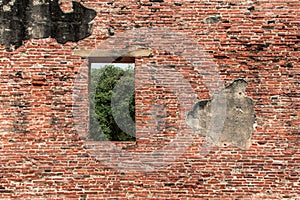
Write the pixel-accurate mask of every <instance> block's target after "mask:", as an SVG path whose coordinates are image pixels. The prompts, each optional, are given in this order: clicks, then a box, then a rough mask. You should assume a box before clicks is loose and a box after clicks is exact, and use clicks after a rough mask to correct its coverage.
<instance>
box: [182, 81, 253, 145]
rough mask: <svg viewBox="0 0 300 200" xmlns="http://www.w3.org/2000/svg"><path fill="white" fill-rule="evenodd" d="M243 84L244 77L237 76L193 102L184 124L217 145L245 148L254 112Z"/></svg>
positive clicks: (251, 128) (250, 134) (249, 139)
mask: <svg viewBox="0 0 300 200" xmlns="http://www.w3.org/2000/svg"><path fill="white" fill-rule="evenodd" d="M246 87H247V82H246V81H245V80H243V79H237V80H235V81H233V82H232V83H231V84H230V85H228V86H227V87H226V88H225V89H224V90H223V91H221V92H220V93H218V94H215V95H214V96H213V98H212V99H209V100H201V101H199V102H197V103H196V104H195V105H194V107H193V110H191V111H190V112H189V113H188V114H187V119H186V122H187V124H188V125H189V126H190V127H191V128H192V129H193V130H194V131H195V132H197V133H199V134H200V135H203V136H207V137H209V138H210V140H211V141H213V143H214V144H216V145H217V146H219V147H227V146H229V145H233V146H236V147H238V148H241V149H247V148H249V147H250V145H251V136H252V133H253V129H254V128H253V127H254V124H255V114H254V105H253V100H252V99H251V98H250V97H248V96H247V95H246V93H245V89H246Z"/></svg>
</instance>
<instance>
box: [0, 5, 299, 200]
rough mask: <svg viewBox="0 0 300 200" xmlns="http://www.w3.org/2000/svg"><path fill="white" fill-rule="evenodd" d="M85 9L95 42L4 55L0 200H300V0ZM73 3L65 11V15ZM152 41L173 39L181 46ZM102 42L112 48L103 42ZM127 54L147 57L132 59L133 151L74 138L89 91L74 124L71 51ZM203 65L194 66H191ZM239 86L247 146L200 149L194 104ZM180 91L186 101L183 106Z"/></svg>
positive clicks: (78, 60) (77, 65)
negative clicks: (246, 111)
mask: <svg viewBox="0 0 300 200" xmlns="http://www.w3.org/2000/svg"><path fill="white" fill-rule="evenodd" d="M81 3H82V4H83V5H84V6H85V7H87V8H91V9H94V10H95V11H96V12H97V16H96V17H95V18H94V22H93V23H94V25H93V34H92V35H91V36H89V37H87V38H85V39H83V40H80V41H79V42H77V43H73V42H67V43H66V44H59V43H57V41H56V40H55V39H52V38H45V39H31V40H26V41H24V44H23V45H22V46H21V47H19V48H17V49H16V50H14V51H6V50H5V47H4V46H0V60H1V62H0V63H1V64H0V67H1V71H0V85H1V90H0V141H1V142H0V151H1V156H0V198H1V199H300V138H299V136H300V129H299V126H300V125H299V122H300V119H299V114H300V64H299V58H300V21H299V19H300V2H299V1H298V0H286V1H284V0H269V1H267V0H253V1H236V0H234V1H225V0H209V1H208V0H195V1H191V0H186V1H183V0H178V1H173V0H159V1H158V0H150V1H149V0H116V1H103V0H84V1H81ZM70 5H71V4H70V2H68V1H65V2H62V5H61V6H62V9H64V10H65V11H68V12H70V11H71V9H70V7H69V6H70ZM145 30H149V32H147V31H145ZM166 30H168V31H166ZM127 33H130V34H127ZM132 33H136V34H137V35H138V37H140V39H138V40H135V39H134V37H133V38H130V37H131V36H132ZM159 33H163V35H165V33H176V34H175V35H177V36H178V37H181V40H179V41H184V45H182V44H179V47H175V46H176V45H174V44H176V41H178V38H177V36H176V37H175V40H174V39H172V38H167V39H164V38H161V36H162V35H161V34H159ZM139 34H141V35H142V34H146V36H139ZM147 34H148V35H150V36H151V37H147ZM113 35H114V36H113ZM114 37H117V39H114ZM135 37H136V36H135ZM120 38H121V39H120ZM182 38H184V39H182ZM119 39H120V40H121V42H118V40H119ZM186 39H187V40H186ZM108 40H114V41H115V43H114V44H113V45H111V46H110V45H108V43H106V44H103V45H102V43H103V42H105V41H108ZM151 41H155V42H152V43H151ZM188 41H190V44H189V42H188ZM160 42H161V43H160ZM180 45H181V46H180ZM124 46H127V47H126V48H128V49H130V48H131V47H130V46H132V47H133V49H134V48H137V47H139V48H140V47H143V48H148V49H150V50H151V56H147V57H137V58H136V61H135V62H136V67H135V70H136V72H135V76H136V112H137V114H136V120H137V122H136V129H137V131H136V132H137V135H136V137H137V142H136V143H130V142H129V143H110V142H102V143H101V142H98V144H91V143H88V142H86V141H85V140H83V139H81V137H79V136H80V134H88V132H87V128H86V127H87V123H88V117H87V116H88V114H87V113H88V111H87V110H88V106H87V105H88V104H87V103H84V102H87V99H88V98H87V89H86V90H85V93H84V92H83V93H82V94H85V95H83V97H84V98H83V99H82V102H83V103H81V104H79V107H80V105H81V107H80V108H81V109H82V112H80V114H81V115H82V116H83V118H81V119H82V120H81V121H80V120H79V121H78V120H76V116H75V117H74V115H76V113H74V98H73V97H74V93H75V92H74V86H76V84H75V83H76V80H78V75H80V74H81V75H84V73H82V72H80V71H81V70H82V69H83V71H85V72H86V71H87V64H86V63H87V57H86V56H82V55H81V56H80V55H79V54H78V52H83V51H84V50H92V49H99V50H107V49H114V48H116V49H118V48H119V49H122V48H124ZM162 46H163V48H162ZM198 47H199V48H200V47H201V49H202V50H201V52H202V53H201V54H200V53H199V52H200V50H199V49H198ZM189 49H191V50H190V51H189ZM178 50H181V52H176V51H178ZM76 52H77V53H76ZM200 57H205V59H204V60H205V61H202V62H201V63H200V64H199V65H201V66H198V68H197V67H195V66H196V65H192V64H191V63H192V61H193V58H195V59H196V60H197V59H199V60H200ZM211 63H213V64H214V66H215V67H213V68H211V67H209V66H211ZM147 66H152V68H151V69H154V71H153V72H152V73H153V74H154V75H153V74H152V75H153V76H151V75H149V70H148V68H147ZM161 66H165V67H161ZM155 69H157V70H158V69H160V70H161V69H164V70H165V71H159V70H158V71H157V72H155ZM208 69H209V70H208ZM211 69H214V70H211ZM207 71H209V72H207ZM214 73H215V74H217V76H216V75H212V74H214ZM150 74H151V73H150ZM159 74H162V75H165V74H167V76H159ZM84 77H85V78H84ZM237 78H243V79H244V80H246V81H247V82H248V86H247V89H246V93H247V96H249V97H251V98H252V99H253V102H254V111H255V115H256V128H255V130H254V132H253V135H252V138H251V139H252V143H251V146H250V147H249V148H248V149H246V150H241V149H239V148H237V147H234V146H229V147H224V148H223V147H216V146H212V147H208V148H206V146H205V143H206V141H205V137H203V136H200V135H199V134H197V133H193V132H192V131H191V130H189V128H188V127H186V124H185V121H184V120H185V119H184V113H186V112H187V111H189V110H191V109H192V106H193V103H195V102H196V99H197V98H196V97H198V98H199V99H205V98H209V97H211V96H212V94H213V93H214V92H215V91H216V90H217V88H218V87H219V86H220V83H221V82H223V83H222V84H223V85H227V84H229V83H231V82H232V81H233V80H234V79H237ZM82 80H85V81H83V82H82V83H81V87H82V88H87V85H88V84H87V80H88V79H87V76H83V79H82ZM183 80H184V81H183ZM185 81H186V83H185ZM175 85H176V86H175ZM187 85H189V86H190V88H191V89H193V91H194V94H195V96H193V98H195V99H193V100H191V99H189V98H183V99H180V91H185V89H186V86H187ZM208 85H209V87H208ZM82 88H81V89H82ZM83 90H84V89H83ZM185 101H186V102H185ZM191 102H192V103H191ZM182 113H183V114H182ZM77 114H78V113H77ZM84 116H85V117H84ZM153 116H154V117H153ZM153 118H155V120H156V121H155V120H154V119H153ZM80 123H82V124H81V125H82V126H79V127H80V128H79V129H78V128H75V127H76V124H77V125H78V124H79V125H80ZM182 130H183V131H182ZM178 135H180V137H178ZM188 136H189V137H192V139H188ZM185 137H186V138H187V139H184V138H185ZM174 140H177V142H176V144H177V145H172V144H174ZM187 141H188V142H187ZM99 143H100V144H99ZM183 147H184V148H183ZM182 149H183V150H182ZM118 151H122V152H123V153H122V155H120V153H118ZM116 152H117V153H116ZM153 152H154V153H153ZM114 153H115V154H116V155H114ZM160 153H161V155H160ZM147 155H148V156H149V160H148V161H147ZM113 156H115V157H113ZM126 156H129V157H130V159H127V158H126ZM153 158H154V159H155V162H153ZM126 159H127V160H126ZM151 159H152V160H151ZM168 159H169V160H168ZM124 160H125V161H126V162H127V163H126V162H125V161H124ZM141 160H142V161H141ZM138 161H141V162H140V163H138V164H137V165H136V166H135V165H134V162H138ZM130 162H132V163H130ZM161 163H163V165H161ZM126 166H128V169H127V168H126ZM131 166H135V167H136V168H137V169H136V170H135V169H134V167H131ZM151 167H152V168H151Z"/></svg>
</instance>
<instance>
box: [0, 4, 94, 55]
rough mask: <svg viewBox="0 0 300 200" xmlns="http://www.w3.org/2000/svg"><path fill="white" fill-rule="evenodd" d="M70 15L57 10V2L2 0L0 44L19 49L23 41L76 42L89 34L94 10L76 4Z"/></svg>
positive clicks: (58, 8) (0, 9) (0, 6)
mask: <svg viewBox="0 0 300 200" xmlns="http://www.w3.org/2000/svg"><path fill="white" fill-rule="evenodd" d="M72 3H73V12H69V13H65V12H63V11H62V10H61V9H60V6H59V4H58V0H53V1H50V0H3V1H1V3H0V45H5V48H6V50H11V46H14V48H18V47H20V46H21V45H22V44H23V40H27V39H41V38H47V37H51V38H55V39H56V40H57V42H59V43H62V44H64V43H66V42H68V41H71V42H78V41H79V40H82V39H84V38H86V37H88V36H90V35H91V32H92V31H91V24H90V22H91V21H92V19H94V18H95V17H96V14H97V13H96V11H94V10H92V9H88V8H86V7H84V6H83V5H81V4H80V3H78V2H74V1H73V2H72Z"/></svg>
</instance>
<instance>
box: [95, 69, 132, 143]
mask: <svg viewBox="0 0 300 200" xmlns="http://www.w3.org/2000/svg"><path fill="white" fill-rule="evenodd" d="M90 139H92V140H95V141H105V140H109V141H135V94H134V68H133V66H132V65H131V66H130V65H129V66H128V67H126V68H125V69H124V68H121V67H118V65H105V66H103V67H99V66H98V67H93V66H92V67H91V71H90Z"/></svg>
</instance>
